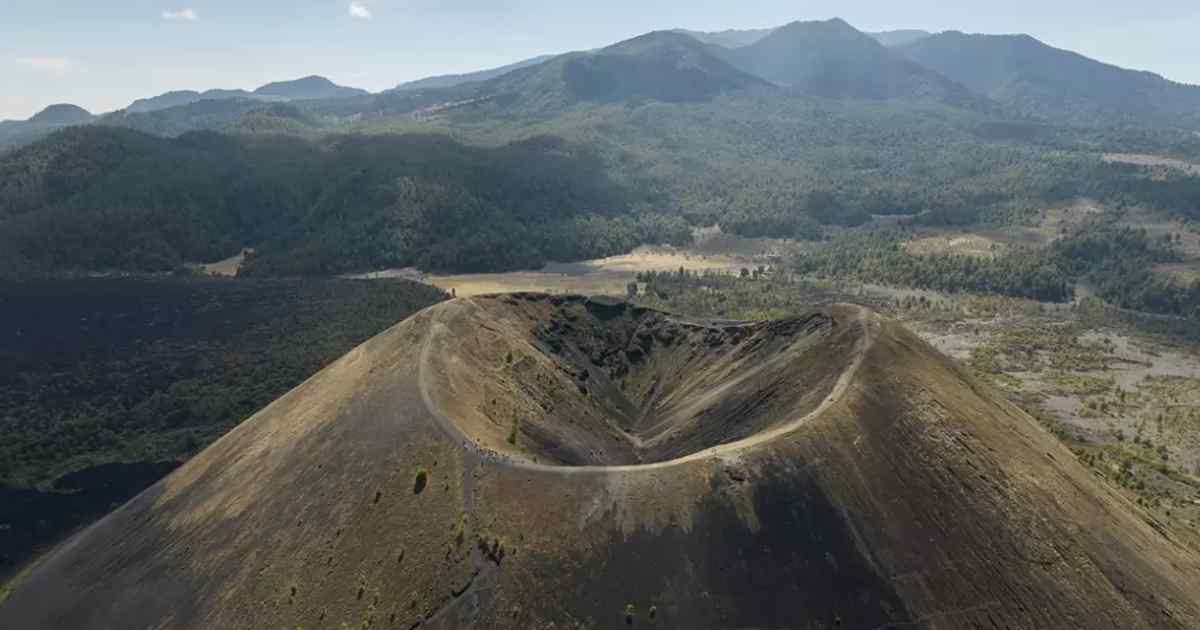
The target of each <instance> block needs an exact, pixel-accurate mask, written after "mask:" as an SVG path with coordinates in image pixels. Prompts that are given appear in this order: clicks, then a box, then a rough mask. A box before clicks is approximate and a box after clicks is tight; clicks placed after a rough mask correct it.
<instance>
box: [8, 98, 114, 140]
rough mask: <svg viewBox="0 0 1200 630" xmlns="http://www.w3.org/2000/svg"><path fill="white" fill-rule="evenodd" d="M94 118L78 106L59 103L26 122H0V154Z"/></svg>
mask: <svg viewBox="0 0 1200 630" xmlns="http://www.w3.org/2000/svg"><path fill="white" fill-rule="evenodd" d="M94 119H95V116H93V115H92V114H91V112H89V111H87V110H86V109H84V108H82V107H79V106H78V105H71V104H69V103H60V104H57V105H51V106H49V107H47V108H46V109H43V110H42V111H40V112H38V113H36V114H34V115H33V116H31V117H30V118H29V119H28V120H4V121H0V152H4V151H8V150H10V149H15V148H17V147H21V146H24V145H26V144H29V143H30V142H36V141H37V140H38V139H39V138H42V137H44V136H45V135H46V134H48V133H50V132H52V131H55V130H57V129H61V128H63V127H66V126H69V125H82V124H85V123H89V122H91V121H92V120H94Z"/></svg>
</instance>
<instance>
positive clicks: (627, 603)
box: [0, 294, 1200, 630]
mask: <svg viewBox="0 0 1200 630" xmlns="http://www.w3.org/2000/svg"><path fill="white" fill-rule="evenodd" d="M1149 519H1150V517H1149V516H1148V515H1147V514H1146V513H1144V512H1142V511H1141V510H1140V509H1139V508H1138V507H1137V506H1135V505H1133V504H1131V503H1130V502H1129V501H1127V500H1126V499H1124V498H1122V497H1121V496H1119V495H1118V494H1116V493H1115V492H1113V491H1112V490H1110V489H1109V488H1108V487H1106V486H1103V485H1101V483H1100V482H1098V481H1097V480H1096V479H1095V478H1094V477H1092V476H1091V475H1090V474H1089V473H1088V472H1087V471H1086V470H1085V469H1084V468H1083V467H1082V466H1080V465H1079V464H1078V463H1077V462H1076V461H1075V459H1074V457H1073V456H1072V454H1071V453H1070V451H1068V450H1067V449H1066V448H1064V447H1063V446H1061V445H1060V444H1059V443H1058V442H1057V441H1056V440H1055V439H1054V438H1053V437H1052V436H1051V435H1050V434H1048V433H1047V432H1046V431H1044V430H1043V429H1042V428H1041V427H1039V426H1038V425H1037V424H1036V423H1035V422H1034V421H1033V420H1032V419H1031V418H1029V417H1028V416H1026V415H1025V414H1023V413H1022V412H1021V411H1019V410H1018V409H1016V408H1015V407H1014V406H1012V405H1011V404H1009V403H1008V402H1006V401H1004V400H1002V399H1001V398H999V397H998V396H997V395H996V394H994V393H993V392H992V391H991V390H990V389H988V388H986V387H984V386H981V385H980V384H978V383H976V382H975V381H974V380H973V378H972V377H971V376H970V375H969V374H967V373H966V372H965V371H963V370H962V369H961V368H959V367H958V366H957V365H956V364H954V363H953V362H952V361H950V360H949V359H947V358H945V357H943V356H942V355H940V354H938V353H936V352H935V351H934V350H933V349H931V348H930V347H929V346H928V345H926V344H925V343H924V342H922V341H920V340H919V339H918V338H917V337H915V336H914V335H912V334H911V333H909V332H908V331H906V330H904V329H903V328H901V327H899V326H897V325H895V324H893V323H890V322H888V321H885V320H883V319H881V318H879V317H877V316H875V315H874V314H871V313H869V312H867V311H864V310H862V309H859V308H857V307H852V306H835V307H831V308H827V309H823V310H818V311H814V312H813V313H812V314H811V315H809V316H807V317H803V318H799V319H794V320H786V321H778V322H769V323H736V322H703V321H689V320H685V319H682V318H676V317H672V316H669V315H666V314H663V313H659V312H655V311H650V310H646V309H640V308H637V307H633V306H628V305H625V304H622V303H612V302H606V301H597V300H589V299H585V298H573V297H561V296H555V297H548V296H543V295H532V294H517V295H507V296H493V297H479V298H471V299H460V300H454V301H450V302H445V303H442V304H439V305H436V306H433V307H431V308H429V309H427V310H425V311H422V312H420V313H418V314H417V315H414V316H413V317H412V318H410V319H408V320H407V321H405V322H403V323H402V324H399V325H397V326H395V327H394V328H392V329H390V330H389V331H387V332H385V333H383V334H381V335H379V336H377V337H375V338H374V339H372V340H370V341H368V342H367V343H365V344H363V345H362V346H360V347H359V348H358V349H356V350H354V351H353V352H351V353H350V354H348V355H347V356H345V357H344V358H342V359H341V360H339V361H337V362H336V363H334V364H333V365H331V366H330V367H328V368H327V369H325V370H324V371H322V372H321V373H319V374H318V375H316V376H314V377H313V378H312V379H310V380H309V381H307V382H306V383H304V384H303V385H301V386H300V387H298V388H296V389H295V390H293V391H292V392H290V393H289V394H287V395H286V396H284V397H283V398H281V399H279V400H278V401H276V402H275V403H273V404H271V405H270V406H268V407H267V408H265V409H264V410H262V411H261V412H260V413H258V414H257V415H255V416H254V417H252V418H250V419H249V420H247V421H246V422H245V423H243V424H242V425H241V426H239V427H238V428H237V429H235V430H234V431H233V432H231V433H230V434H228V435H227V436H226V437H224V438H222V439H221V440H220V441H218V442H217V443H216V444H214V445H213V446H212V447H210V448H209V449H207V450H205V451H204V452H203V453H201V454H200V455H199V456H197V457H196V458H195V459H193V460H192V461H190V462H189V463H188V464H186V465H185V466H183V467H181V468H180V469H178V470H177V471H176V472H175V473H173V474H172V475H170V476H169V477H167V478H166V479H164V480H163V481H162V482H161V483H159V484H157V485H156V486H153V487H152V488H150V489H149V490H147V491H146V492H145V493H143V494H142V495H140V496H138V497H137V498H135V499H134V500H132V501H131V502H129V503H128V504H126V505H125V506H123V507H122V508H120V509H119V510H118V511H116V512H115V513H113V514H112V515H111V516H109V517H107V518H106V519H104V520H102V521H100V522H99V523H97V524H96V525H94V526H92V527H91V528H89V529H88V530H86V531H84V532H81V533H80V534H79V535H77V536H76V537H75V538H73V539H72V540H70V541H69V542H68V543H66V544H64V545H63V546H62V547H60V548H59V549H57V550H56V551H55V552H53V553H51V554H50V555H49V556H48V557H46V558H44V559H43V560H42V561H41V562H40V563H39V564H38V565H37V566H35V567H34V568H33V569H32V570H31V571H29V572H28V573H27V575H26V576H25V577H24V579H23V580H22V582H21V583H20V584H17V585H16V586H15V587H14V588H13V590H12V593H11V595H10V596H9V597H8V599H7V601H6V602H4V603H3V604H2V605H0V627H5V628H21V629H39V628H112V629H118V628H119V629H123V630H124V629H130V628H297V627H299V628H310V629H311V628H343V627H354V628H362V627H372V628H375V627H380V628H393V627H395V628H405V629H411V628H418V627H421V628H447V629H449V628H556V629H562V628H618V627H629V626H635V627H644V628H653V627H661V628H834V627H839V628H888V627H892V628H910V627H919V628H1039V629H1042V628H1078V627H1090V628H1195V627H1200V560H1198V558H1197V555H1196V554H1195V552H1194V551H1192V550H1191V549H1189V548H1187V547H1186V546H1185V545H1184V544H1182V543H1181V542H1179V541H1177V540H1174V539H1173V538H1172V537H1171V535H1170V533H1169V532H1167V531H1166V530H1165V529H1163V528H1161V527H1159V526H1156V524H1155V523H1154V522H1153V521H1151V520H1149Z"/></svg>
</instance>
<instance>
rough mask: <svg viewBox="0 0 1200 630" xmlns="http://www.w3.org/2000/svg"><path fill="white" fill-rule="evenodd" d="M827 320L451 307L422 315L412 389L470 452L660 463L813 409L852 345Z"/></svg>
mask: <svg viewBox="0 0 1200 630" xmlns="http://www.w3.org/2000/svg"><path fill="white" fill-rule="evenodd" d="M835 310H836V309H834V310H827V311H814V312H812V313H811V314H808V315H805V316H802V317H798V318H792V319H786V320H779V321H772V322H731V321H703V320H694V319H684V318H679V317H675V316H672V315H669V314H666V313H663V312H659V311H655V310H651V309H646V308H641V307H636V306H632V305H630V304H628V303H625V302H623V301H619V300H614V299H609V298H585V297H579V296H546V295H540V294H509V295H502V296H484V297H478V298H472V299H469V300H456V301H454V302H451V303H446V304H444V305H440V306H438V307H435V308H434V309H432V311H433V314H432V315H431V316H432V317H434V318H435V321H433V322H432V324H431V326H430V334H429V338H428V339H427V340H426V342H425V343H426V348H425V352H424V353H423V359H422V366H421V368H420V369H421V370H422V382H423V386H424V387H425V391H426V395H427V401H428V402H429V403H430V405H431V406H432V407H433V408H434V411H435V412H436V413H438V414H440V415H441V417H442V418H443V420H444V421H445V422H448V423H449V424H450V425H452V427H451V428H452V429H453V430H455V431H457V432H458V434H459V437H460V439H462V440H464V441H465V442H471V443H473V444H469V446H473V447H475V448H481V449H484V450H487V451H491V452H494V453H496V454H499V455H501V456H503V457H507V458H513V459H516V460H522V461H527V462H531V463H538V464H548V465H559V466H627V465H639V464H651V463H656V462H664V461H669V460H673V459H677V458H681V457H685V456H687V455H690V454H693V453H698V452H701V451H704V450H706V449H710V448H712V447H717V446H721V445H727V444H730V443H733V442H738V441H741V440H747V439H750V438H753V437H755V436H759V435H761V434H762V433H763V432H766V431H770V430H771V429H775V428H778V427H780V426H783V425H786V424H788V423H790V422H794V421H797V420H800V419H802V418H803V417H804V416H805V415H807V414H809V413H810V412H812V411H813V410H815V409H816V408H817V407H818V406H819V405H820V404H821V403H822V401H824V400H825V399H826V398H827V397H828V396H829V395H830V393H831V391H832V390H833V388H834V387H835V384H836V383H837V381H838V379H839V377H840V376H841V375H842V373H843V372H844V371H845V370H846V369H848V368H849V366H850V365H851V364H852V363H853V361H854V358H855V355H856V354H857V346H858V343H857V341H858V339H859V338H860V337H861V332H862V331H861V325H860V324H859V323H858V322H856V321H842V319H843V318H839V317H837V316H835V314H834V311H835Z"/></svg>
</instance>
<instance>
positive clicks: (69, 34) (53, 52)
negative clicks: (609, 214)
mask: <svg viewBox="0 0 1200 630" xmlns="http://www.w3.org/2000/svg"><path fill="white" fill-rule="evenodd" d="M834 16H839V17H843V18H845V19H846V20H847V21H849V22H850V23H851V24H854V25H855V26H857V27H858V28H860V29H863V30H883V29H894V28H924V29H928V30H934V31H940V30H947V29H958V30H963V31H968V32H987V33H1012V32H1024V33H1029V34H1031V35H1034V36H1035V37H1038V38H1039V39H1042V40H1043V41H1046V42H1047V43H1050V44H1052V45H1055V46H1059V47H1062V48H1069V49H1072V50H1076V51H1078V52H1081V53H1084V54H1086V55H1088V56H1091V57H1095V58H1098V59H1101V60H1103V61H1107V62H1110V63H1115V64H1118V65H1122V66H1126V67H1132V68H1137V69H1143V70H1152V71H1154V72H1158V73H1159V74H1162V75H1164V76H1166V77H1168V78H1171V79H1174V80H1177V81H1185V82H1189V83H1196V84H1200V37H1198V36H1197V33H1200V2H1196V1H1195V0H1155V1H1154V2H1148V3H1138V2H1133V1H1132V0H1127V1H1123V2H1117V1H1114V0H1037V1H1035V0H1008V1H1007V2H995V1H994V0H988V1H987V2H978V1H976V0H962V1H960V2H958V3H953V4H952V3H947V2H945V0H906V1H905V2H894V1H884V0H871V1H866V0H838V1H828V0H811V1H805V0H762V1H759V2H751V3H747V2H744V1H740V2H739V1H733V0H728V1H718V0H669V1H655V0H605V1H603V2H594V1H589V2H569V1H563V0H558V1H555V0H441V1H437V0H109V1H98V0H0V85H3V86H4V88H3V89H2V90H0V119H5V118H26V117H28V116H30V115H31V114H33V113H34V112H36V111H38V110H40V109H41V108H43V107H45V106H46V105H49V104H52V103H59V102H70V103H75V104H78V105H81V106H83V107H86V108H88V109H90V110H92V111H94V112H103V111H109V110H113V109H117V108H120V107H123V106H125V105H127V104H128V103H129V102H131V101H132V100H134V99H135V98H138V97H143V96H152V95H155V94H159V93H162V92H165V91H168V90H174V89H207V88H214V87H221V88H239V87H240V88H253V87H255V86H258V85H260V84H263V83H267V82H269V81H275V80H281V79H290V78H296V77H300V76H304V75H308V74H321V75H324V76H328V77H329V78H331V79H333V80H335V81H337V82H339V83H343V84H348V85H354V86H358V87H364V88H367V89H370V90H380V89H385V88H388V87H392V86H394V85H396V84H397V83H400V82H402V81H406V80H410V79H415V78H419V77H422V76H427V75H430V74H441V73H447V72H463V71H469V70H474V69H479V68H483V67H488V66H494V65H500V64H504V63H508V62H511V61H516V60H518V59H523V58H526V57H531V56H534V55H538V54H543V53H548V52H564V51H568V50H578V49H586V48H593V47H596V46H601V45H604V44H608V43H612V42H614V41H618V40H621V39H624V38H627V37H631V36H634V35H637V34H640V33H643V32H646V31H650V30H655V29H662V28H673V27H684V28H693V29H701V30H720V29H725V28H752V27H762V26H774V25H779V24H783V23H786V22H789V21H792V20H797V19H802V20H809V19H825V18H829V17H834Z"/></svg>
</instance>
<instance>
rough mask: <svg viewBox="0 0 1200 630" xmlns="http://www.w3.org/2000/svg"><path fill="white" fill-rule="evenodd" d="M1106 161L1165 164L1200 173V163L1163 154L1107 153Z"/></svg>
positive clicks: (1195, 173) (1147, 164)
mask: <svg viewBox="0 0 1200 630" xmlns="http://www.w3.org/2000/svg"><path fill="white" fill-rule="evenodd" d="M1104 161H1105V162H1115V163H1119V164H1134V165H1137V166H1164V167H1167V168H1173V169H1178V170H1181V171H1183V172H1185V173H1188V174H1189V175H1200V164H1195V163H1192V162H1186V161H1184V160H1177V159H1175V158H1169V157H1163V156H1161V155H1145V154H1142V153H1105V154H1104Z"/></svg>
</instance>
